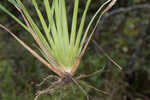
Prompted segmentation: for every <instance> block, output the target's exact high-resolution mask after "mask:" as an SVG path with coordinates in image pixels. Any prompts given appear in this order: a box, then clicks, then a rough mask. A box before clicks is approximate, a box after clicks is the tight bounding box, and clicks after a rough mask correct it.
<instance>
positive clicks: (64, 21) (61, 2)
mask: <svg viewBox="0 0 150 100" xmlns="http://www.w3.org/2000/svg"><path fill="white" fill-rule="evenodd" d="M59 6H60V13H61V18H62V19H61V24H62V30H63V35H64V36H63V37H64V42H65V46H66V49H65V50H66V52H68V51H67V50H68V49H67V47H68V46H69V35H68V23H67V13H66V5H65V0H59Z"/></svg>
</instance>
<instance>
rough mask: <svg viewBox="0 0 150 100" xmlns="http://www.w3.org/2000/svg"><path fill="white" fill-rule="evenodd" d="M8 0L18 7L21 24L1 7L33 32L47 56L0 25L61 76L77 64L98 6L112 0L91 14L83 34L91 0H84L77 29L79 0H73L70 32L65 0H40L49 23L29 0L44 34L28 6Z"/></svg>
mask: <svg viewBox="0 0 150 100" xmlns="http://www.w3.org/2000/svg"><path fill="white" fill-rule="evenodd" d="M8 1H9V2H10V3H12V4H13V5H14V6H15V7H16V8H17V9H18V11H19V12H20V13H21V15H22V17H23V18H24V21H25V23H26V24H24V23H23V22H22V21H20V20H19V19H18V18H17V17H15V16H14V15H13V14H12V13H11V12H9V11H8V10H7V9H6V8H5V7H4V6H2V5H0V9H1V10H2V11H4V12H5V13H7V14H8V15H9V16H11V17H12V18H13V19H14V20H15V21H16V22H18V23H19V24H20V25H21V26H22V27H23V28H24V29H25V30H27V31H28V32H29V33H30V34H31V35H32V37H33V38H34V40H35V41H36V43H37V45H38V47H39V48H38V49H39V50H40V52H41V54H42V55H43V57H44V58H45V59H46V60H45V59H43V58H42V57H41V56H39V55H38V54H37V53H36V52H35V51H33V50H32V49H31V48H30V47H28V46H27V45H26V44H25V43H24V42H23V41H21V40H20V39H19V38H18V37H16V36H15V35H14V34H13V33H12V32H10V31H9V30H8V29H6V28H5V27H3V26H2V25H1V27H3V28H4V29H5V30H7V31H8V32H9V33H10V34H11V35H12V36H13V37H14V38H16V39H17V40H18V41H19V42H20V43H21V44H22V45H23V46H24V47H25V48H26V49H28V50H29V51H30V52H31V53H32V54H33V55H34V56H35V57H36V58H38V59H39V60H40V61H41V62H42V63H44V64H45V65H46V66H48V67H49V68H50V69H51V70H53V71H54V72H56V73H57V74H59V75H60V76H61V75H62V74H60V73H63V72H68V73H71V72H72V71H73V70H75V69H74V67H76V66H78V64H77V63H78V62H79V61H78V59H79V60H80V57H81V56H82V54H81V52H82V50H83V48H84V42H85V39H86V37H87V33H88V30H89V28H90V26H91V24H92V22H93V21H94V19H95V17H96V15H97V14H98V13H99V12H100V10H101V8H102V7H103V6H104V5H105V4H107V3H108V2H110V1H111V0H108V1H107V3H105V4H104V5H102V6H101V7H100V8H99V10H98V11H97V12H96V14H95V15H94V16H93V18H92V20H91V22H90V23H89V25H88V27H87V29H86V31H85V33H84V34H83V28H84V23H85V19H86V15H87V11H88V8H89V5H90V2H91V0H87V3H86V6H85V10H84V13H83V15H82V18H81V23H80V26H79V29H77V20H78V8H79V0H75V3H74V12H73V19H72V27H71V33H70V34H69V32H68V22H67V14H66V5H65V0H53V2H52V4H50V3H49V0H43V3H44V6H45V10H46V14H47V19H48V24H47V22H46V20H45V19H44V17H43V15H42V12H41V11H40V10H39V8H38V4H37V2H36V0H32V3H33V5H34V7H35V10H36V12H37V15H38V17H39V19H40V22H41V25H42V27H43V30H44V34H43V33H42V31H41V30H40V28H39V27H38V26H37V25H36V23H35V22H34V20H33V19H32V17H31V16H30V14H29V12H28V10H27V9H26V8H25V6H24V5H23V4H22V2H21V1H20V0H8Z"/></svg>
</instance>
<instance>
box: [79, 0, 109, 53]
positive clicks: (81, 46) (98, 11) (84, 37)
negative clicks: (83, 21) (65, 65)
mask: <svg viewBox="0 0 150 100" xmlns="http://www.w3.org/2000/svg"><path fill="white" fill-rule="evenodd" d="M110 1H111V0H108V1H106V2H105V3H104V4H103V5H101V6H100V8H99V9H98V10H97V11H96V13H95V14H94V16H93V17H92V19H91V21H90V23H89V25H88V27H87V29H86V31H85V33H84V36H83V38H82V41H81V45H80V51H81V50H82V48H83V44H84V42H85V39H86V37H87V33H88V31H89V29H90V27H91V25H92V23H93V21H94V19H95V18H96V16H97V15H98V14H99V13H100V11H101V10H102V8H103V7H104V6H105V5H106V4H108V3H109V2H110ZM103 14H104V13H102V14H101V15H100V17H101V16H102V15H103Z"/></svg>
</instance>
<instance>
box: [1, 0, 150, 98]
mask: <svg viewBox="0 0 150 100" xmlns="http://www.w3.org/2000/svg"><path fill="white" fill-rule="evenodd" d="M23 1H24V4H25V5H26V7H27V8H28V9H30V13H31V15H32V16H33V17H34V18H35V20H37V24H38V20H39V19H38V18H37V17H36V13H34V9H33V7H32V5H31V0H23ZM66 1H67V5H68V6H67V8H68V14H69V16H68V17H69V18H68V19H69V24H71V18H72V11H73V1H71V0H66ZM104 1H105V0H92V4H91V7H90V9H89V12H88V18H87V22H86V24H88V22H89V20H90V18H91V16H92V15H93V13H94V12H95V11H96V10H97V8H98V7H99V6H100V5H101V4H102V3H103V2H104ZM0 3H2V4H3V5H5V7H7V8H8V9H9V10H10V11H11V12H12V13H13V14H15V15H16V16H17V17H21V16H20V15H19V13H18V12H17V10H16V9H15V8H14V7H13V6H12V5H10V4H8V2H7V0H1V1H0ZM85 3H86V0H80V10H79V13H82V12H83V9H84V5H85ZM39 5H40V7H41V8H40V9H41V10H43V9H44V8H43V7H42V0H41V1H40V0H39ZM128 8H129V9H128ZM43 13H44V14H45V12H43ZM79 21H80V20H79ZM0 23H1V24H4V25H6V26H7V27H9V29H11V30H12V31H13V32H14V33H16V35H17V36H19V37H20V38H21V39H22V40H23V41H25V42H26V43H27V44H29V45H30V46H31V47H33V48H34V49H36V47H35V44H34V41H33V40H32V38H31V36H30V35H29V34H28V33H27V32H25V31H24V30H23V29H22V28H21V27H20V26H19V25H18V24H17V23H16V22H15V21H13V20H12V19H11V18H10V17H8V16H7V15H6V14H4V13H3V12H1V11H0ZM93 40H95V41H96V42H97V44H98V45H99V46H100V47H101V48H103V49H104V51H105V52H106V53H107V54H108V55H110V56H111V57H112V58H113V59H114V60H115V61H116V62H117V63H118V64H119V65H120V66H121V67H122V68H123V70H122V71H119V70H117V68H116V66H115V65H113V64H112V63H111V62H110V61H109V60H108V59H107V58H106V57H105V56H104V53H103V52H101V51H99V50H98V48H97V47H96V45H95V44H94V43H92V42H91V43H90V45H89V47H88V49H87V51H86V54H85V56H84V58H83V60H82V62H81V64H80V67H79V69H78V71H77V73H76V75H79V74H89V73H92V72H95V71H97V70H99V69H102V68H103V67H105V68H104V70H103V71H102V72H101V73H98V74H96V75H95V76H92V77H89V78H86V79H84V81H85V82H86V83H88V84H91V85H93V86H95V87H96V88H97V89H100V90H104V91H107V92H108V93H109V95H105V94H103V93H97V92H96V91H94V90H93V89H89V88H88V87H87V86H86V85H82V87H83V88H84V89H86V91H87V92H88V94H89V96H90V100H150V1H149V0H118V2H117V4H116V5H115V6H114V7H113V9H111V11H109V12H108V13H107V14H106V15H105V16H104V17H103V19H102V20H101V22H100V24H99V26H98V28H97V30H96V32H95V35H94V37H93ZM50 74H54V73H53V72H51V71H50V70H49V69H48V68H47V67H45V66H43V65H42V64H41V63H40V62H39V61H38V60H37V59H35V58H34V57H33V56H31V55H30V53H29V52H28V51H26V50H25V49H24V48H23V47H22V46H21V45H20V44H19V43H17V42H16V40H15V39H13V38H12V37H11V36H10V35H9V34H8V33H6V32H5V31H3V30H0V100H33V98H34V95H35V93H36V91H37V90H39V87H36V84H38V83H40V82H41V81H42V78H44V77H46V76H47V75H50ZM46 85H48V84H46ZM59 97H62V99H61V100H86V98H85V96H84V94H83V93H82V91H80V90H78V88H77V87H76V86H73V88H71V89H66V90H58V91H56V93H54V94H53V95H52V96H50V95H43V96H41V97H40V99H39V100H59Z"/></svg>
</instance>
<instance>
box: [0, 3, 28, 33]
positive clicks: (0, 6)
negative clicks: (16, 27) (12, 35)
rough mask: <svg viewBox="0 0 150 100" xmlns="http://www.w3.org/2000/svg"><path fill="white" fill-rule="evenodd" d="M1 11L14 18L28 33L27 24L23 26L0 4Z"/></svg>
mask: <svg viewBox="0 0 150 100" xmlns="http://www.w3.org/2000/svg"><path fill="white" fill-rule="evenodd" d="M0 9H1V10H2V11H3V12H5V13H6V14H8V15H9V16H10V17H11V18H13V19H14V20H15V21H16V22H17V23H19V24H20V25H21V26H22V27H23V28H24V29H25V30H27V31H28V32H30V31H29V29H28V28H27V26H26V25H25V24H23V23H22V22H21V21H20V20H19V19H18V18H17V17H15V16H14V15H13V14H12V13H11V12H10V11H8V10H7V9H6V8H5V7H4V6H2V5H1V4H0Z"/></svg>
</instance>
